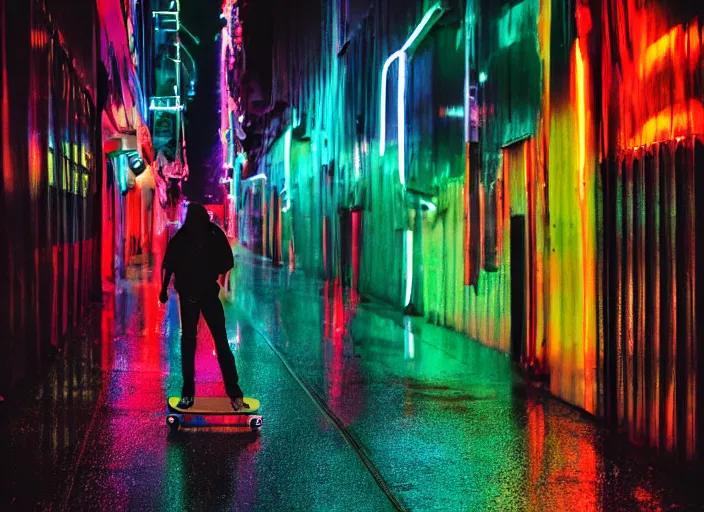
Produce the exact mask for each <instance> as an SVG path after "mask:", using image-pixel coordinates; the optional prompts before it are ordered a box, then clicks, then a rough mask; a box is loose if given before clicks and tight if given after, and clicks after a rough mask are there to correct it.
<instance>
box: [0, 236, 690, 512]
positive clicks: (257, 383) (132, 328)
mask: <svg viewBox="0 0 704 512" xmlns="http://www.w3.org/2000/svg"><path fill="white" fill-rule="evenodd" d="M236 256H237V257H236V266H235V269H234V270H233V272H232V275H231V291H230V294H231V295H230V299H231V300H229V301H226V304H227V306H226V311H227V327H228V332H229V335H230V344H231V347H232V348H233V351H234V353H235V355H236V358H237V364H238V368H239V371H240V374H241V382H242V386H243V388H244V390H245V393H246V394H251V395H253V396H257V397H258V398H259V399H260V400H261V402H262V414H263V416H264V426H263V427H262V429H261V431H260V432H259V433H258V434H255V435H248V434H236V433H235V434H233V433H232V432H229V431H228V430H227V429H225V428H219V429H218V428H209V429H203V430H198V429H189V430H180V431H178V432H170V429H169V427H168V426H167V424H166V422H165V421H164V419H165V403H166V397H167V396H169V395H173V394H178V393H179V391H180V378H179V372H178V371H176V372H173V371H171V368H172V367H174V365H175V366H176V368H178V365H179V358H180V354H179V343H178V332H179V330H178V311H177V308H176V303H175V301H174V300H173V297H172V300H170V302H169V303H168V304H167V305H166V306H160V305H158V301H157V294H158V283H157V282H156V280H155V279H154V276H150V275H149V272H148V271H146V270H140V269H135V270H134V272H132V273H131V275H130V276H129V279H127V280H126V281H124V282H123V283H122V285H121V286H120V288H119V289H118V290H117V292H116V293H115V295H114V298H112V297H110V296H109V295H107V296H106V297H107V298H106V304H105V307H104V308H103V310H102V312H101V313H99V314H98V315H97V316H96V319H95V322H94V323H93V324H91V325H89V326H88V328H87V330H86V332H84V333H82V334H81V335H80V336H79V337H78V340H76V343H75V344H73V345H71V347H72V348H71V349H70V351H69V352H68V353H67V354H66V356H67V358H68V360H67V361H65V363H64V364H61V365H59V366H58V367H57V368H55V369H54V370H53V371H52V374H51V379H49V380H48V381H47V382H46V383H45V384H44V385H43V387H41V388H39V389H38V390H37V392H36V394H35V395H34V396H33V397H32V398H31V399H30V400H29V401H28V402H27V404H26V406H24V407H23V408H22V413H21V416H20V417H19V418H17V419H16V420H14V421H13V422H11V423H10V424H9V425H6V426H5V428H6V429H7V428H9V430H6V431H5V432H3V438H4V439H7V438H9V439H10V440H11V442H10V445H9V453H10V460H13V461H15V462H14V464H13V466H12V472H11V473H10V474H8V477H9V480H8V479H7V478H6V479H5V482H4V485H3V487H4V488H5V490H4V491H3V493H2V494H3V496H4V499H5V500H8V501H7V502H6V505H10V506H11V507H12V508H14V509H16V510H30V509H33V508H36V507H37V506H38V507H39V508H41V509H43V510H321V511H323V510H325V511H331V510H374V511H378V510H394V509H400V510H497V511H504V510H536V511H537V510H609V511H620V510H623V511H626V510H672V509H676V510H700V509H701V508H700V507H702V506H704V501H702V496H701V493H697V492H696V490H692V489H691V487H689V486H688V484H687V482H686V481H681V480H678V479H677V478H675V477H674V476H673V475H666V474H663V473H662V472H660V471H659V470H656V469H653V468H652V467H649V466H648V463H649V462H648V459H647V458H645V459H644V458H642V457H641V456H640V455H637V454H636V453H635V452H634V451H633V450H627V449H626V450H624V449H623V448H619V446H618V444H619V441H618V439H617V438H616V437H615V436H613V435H610V434H608V433H607V432H605V431H603V430H602V429H600V428H599V427H597V426H596V424H595V422H594V420H593V419H591V418H588V417H585V416H584V415H582V414H580V413H579V412H578V411H577V410H575V409H574V408H572V407H570V406H567V405H565V404H564V403H561V402H559V401H557V400H555V399H551V398H548V397H547V395H546V394H545V393H543V392H540V391H538V390H534V389H531V388H529V387H526V386H525V384H524V383H523V382H522V379H521V378H520V377H519V376H518V375H517V374H516V373H515V371H514V370H513V369H512V366H511V364H510V361H509V359H508V358H507V357H506V356H504V355H502V354H500V353H499V352H497V351H495V350H493V349H489V348H487V347H483V346H481V345H480V344H478V343H476V342H467V341H466V338H464V337H463V336H461V335H459V334H456V333H452V332H451V331H448V330H446V329H443V328H439V327H434V326H432V325H429V324H424V325H422V326H421V325H418V323H417V322H416V323H415V324H414V325H410V324H408V323H406V322H404V321H403V319H402V318H403V317H402V316H401V315H400V314H398V313H397V312H394V311H393V310H392V309H391V308H389V307H388V306H384V305H381V304H375V303H364V304H361V305H354V304H353V303H351V302H350V300H349V296H348V295H347V294H346V293H345V292H343V290H342V289H341V288H340V287H336V286H335V284H334V283H324V282H320V281H316V280H313V279H310V278H306V277H303V276H301V275H300V274H290V273H289V272H288V271H286V270H282V269H276V268H272V267H271V265H270V264H268V263H266V262H262V261H261V259H260V258H258V257H256V256H254V255H252V254H251V253H249V252H247V251H244V250H239V251H237V253H236ZM138 311H143V312H144V314H139V313H138ZM200 332H201V335H199V340H198V342H199V345H198V355H197V363H196V366H197V392H198V393H199V394H202V395H205V396H218V395H222V394H223V393H224V390H223V388H222V382H221V376H220V370H219V368H218V365H217V360H216V358H215V356H214V354H213V350H212V338H210V337H209V334H207V329H201V331H200ZM47 404H51V406H50V407H49V408H48V409H47V408H45V406H46V405H47ZM6 449H8V447H6V448H4V449H3V450H6ZM6 453H7V452H6ZM37 482H40V483H41V485H40V486H39V487H37V485H36V484H37ZM38 492H39V493H40V495H41V499H40V500H39V501H38V503H36V504H35V499H36V497H37V493H38ZM9 498H11V500H9Z"/></svg>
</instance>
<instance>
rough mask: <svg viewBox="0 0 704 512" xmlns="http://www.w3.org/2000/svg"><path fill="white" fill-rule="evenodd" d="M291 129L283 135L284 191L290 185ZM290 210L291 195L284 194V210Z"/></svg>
mask: <svg viewBox="0 0 704 512" xmlns="http://www.w3.org/2000/svg"><path fill="white" fill-rule="evenodd" d="M292 135H293V128H292V127H291V126H289V127H288V128H287V129H286V133H285V134H284V190H288V189H289V186H290V185H291V139H292ZM290 208H291V194H286V209H285V210H284V211H288V210H289V209H290Z"/></svg>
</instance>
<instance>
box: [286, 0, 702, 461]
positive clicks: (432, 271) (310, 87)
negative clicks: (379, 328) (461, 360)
mask: <svg viewBox="0 0 704 512" xmlns="http://www.w3.org/2000/svg"><path fill="white" fill-rule="evenodd" d="M360 3H363V2H355V1H347V0H345V1H340V2H337V3H336V4H335V3H333V4H331V3H329V2H317V1H315V0H311V1H310V2H307V3H306V6H307V7H308V8H311V9H313V8H315V7H322V9H319V10H318V11H317V12H318V13H319V18H318V17H314V18H311V19H315V23H313V22H311V24H307V23H308V22H307V21H306V20H305V17H299V18H297V19H298V20H299V22H300V25H299V26H297V30H298V32H299V33H303V34H312V35H305V36H302V37H303V39H304V40H305V39H306V38H310V39H311V41H315V43H312V42H310V41H308V43H306V44H301V41H300V40H299V39H290V38H288V37H287V36H284V37H282V39H281V40H280V41H279V42H278V43H277V44H280V45H288V46H287V52H288V57H287V59H288V60H289V61H290V62H288V65H289V66H293V64H292V62H297V63H298V64H296V65H295V73H293V76H295V77H296V78H295V79H294V80H291V81H290V83H289V86H290V87H291V91H293V92H291V93H290V94H289V95H288V97H289V98H291V101H292V106H294V107H296V108H297V109H299V111H301V112H303V111H305V112H306V113H307V116H308V117H307V130H304V131H306V133H307V134H308V136H309V137H310V142H309V143H302V144H309V146H307V147H309V148H310V151H307V150H306V151H300V152H296V151H294V152H293V155H294V156H293V158H292V166H294V167H297V166H300V169H301V170H303V172H301V173H299V174H298V176H299V179H298V183H297V187H298V191H297V194H298V197H299V198H300V200H299V202H298V203H294V217H293V218H294V227H293V232H294V239H295V246H296V249H297V250H296V252H297V253H298V257H297V261H298V262H300V263H301V266H302V267H303V268H308V267H325V269H328V266H327V265H326V263H325V262H327V261H329V260H328V259H326V258H328V257H329V256H330V254H328V253H329V251H330V246H329V245H328V244H329V243H331V244H332V246H333V247H336V244H337V241H339V239H340V238H339V224H338V222H337V221H336V219H335V215H336V213H335V212H336V209H338V208H340V209H345V208H350V207H353V206H361V207H363V208H364V215H363V223H362V226H363V228H362V236H361V239H362V257H361V260H362V264H361V276H360V291H362V292H363V293H367V294H369V295H373V296H376V297H377V298H380V299H383V300H385V301H387V302H389V303H392V304H394V305H397V306H403V304H402V302H403V291H404V288H405V286H404V284H405V283H404V270H405V265H406V261H405V252H404V250H403V240H404V234H405V230H406V229H407V228H410V229H411V230H413V235H414V242H413V243H414V245H413V249H414V256H413V262H412V263H413V268H414V278H415V279H414V289H413V294H412V298H413V302H414V305H415V306H417V308H418V309H417V310H418V311H420V312H422V313H423V314H424V315H425V316H426V318H427V319H428V320H429V321H431V322H434V323H438V324H441V325H446V326H449V327H452V328H455V329H458V330H463V331H465V332H467V333H468V334H469V335H470V336H471V337H473V338H476V339H478V340H480V341H481V342H482V343H485V344H487V345H490V346H493V347H496V348H497V349H499V350H502V351H504V352H507V353H510V354H511V355H512V356H513V358H514V359H515V360H516V361H519V362H521V363H522V364H523V365H524V367H525V368H527V369H529V370H530V371H532V372H533V373H534V374H535V375H538V376H540V377H541V378H547V379H548V380H549V389H550V391H551V392H553V393H554V394H555V395H557V396H559V397H561V398H563V399H565V400H566V401H568V402H570V403H572V404H575V405H577V406H579V407H582V408H584V409H585V410H587V411H589V412H592V413H594V414H597V415H600V416H605V417H606V418H608V419H609V420H612V421H613V422H614V424H616V425H618V426H619V427H621V428H623V429H625V430H626V431H627V432H628V433H629V435H630V436H631V439H632V440H633V441H634V442H638V443H644V444H646V443H647V444H651V445H654V446H658V447H661V448H662V449H663V450H664V451H669V452H675V453H680V454H682V455H684V456H686V457H688V458H696V457H698V454H699V452H700V451H701V450H700V448H699V447H698V445H697V441H696V440H697V435H698V432H700V431H701V430H702V421H700V420H699V419H698V418H699V416H700V415H701V414H704V408H703V407H702V406H701V404H700V402H701V401H702V393H701V392H699V391H698V390H699V389H700V388H701V383H700V379H698V378H697V376H698V373H699V369H698V368H699V365H700V358H701V357H702V356H701V353H702V351H700V350H698V349H697V344H698V343H697V335H696V333H697V329H696V327H697V325H695V324H696V322H697V321H698V319H696V318H695V316H694V311H695V310H696V309H695V305H696V295H697V294H696V290H697V287H696V282H697V279H699V280H701V277H699V278H697V276H696V272H695V267H694V261H696V255H697V252H701V250H699V251H698V249H699V248H700V246H701V241H698V240H697V238H696V237H695V236H694V233H695V232H696V231H695V230H696V225H697V223H696V220H697V219H696V213H695V210H694V206H693V205H694V204H696V199H697V197H698V196H701V191H700V189H701V184H700V182H701V180H697V179H696V178H697V172H698V170H700V169H701V165H702V163H701V159H702V157H701V151H702V149H701V145H702V143H701V138H696V137H700V136H701V135H702V134H703V133H704V104H703V101H702V98H703V97H704V96H703V94H702V83H704V82H703V81H702V76H704V68H703V67H702V62H704V61H702V52H701V48H702V39H704V33H703V32H702V20H703V19H704V6H702V5H698V4H694V3H691V2H686V1H685V0H681V1H679V0H678V1H664V0H659V1H653V2H646V3H643V2H632V1H628V2H622V1H620V0H602V1H601V2H583V1H581V0H580V1H574V0H549V1H535V0H525V1H523V2H516V1H512V0H506V1H501V2H497V1H493V0H482V1H476V2H474V3H473V6H474V8H475V9H476V11H475V12H474V14H475V15H476V18H475V21H476V25H475V27H474V29H475V30H476V31H477V33H478V37H477V41H476V46H475V48H476V49H477V53H476V55H472V56H471V59H470V60H471V66H470V67H471V73H474V75H472V83H473V84H474V85H477V87H478V89H477V95H478V100H479V105H480V108H479V116H480V123H479V131H480V137H479V140H480V142H479V143H473V144H469V145H467V146H463V145H460V144H459V143H455V142H454V139H452V140H451V137H445V136H443V137H439V136H438V133H441V132H442V128H443V126H444V125H443V126H441V124H440V123H443V122H445V121H440V120H439V119H438V118H436V117H435V116H434V115H435V112H433V110H434V107H437V106H438V105H437V104H435V103H434V102H437V101H438V94H439V93H440V91H441V90H444V89H446V90H451V92H450V93H448V98H454V97H453V96H452V93H453V92H459V91H463V86H464V83H463V76H462V73H460V74H453V73H452V69H451V68H452V59H451V54H454V53H456V52H458V51H460V50H461V49H462V45H463V44H464V42H463V38H462V37H460V36H461V35H462V31H463V30H464V28H465V27H466V25H465V23H467V19H463V13H464V5H465V4H464V3H463V2H458V3H457V5H456V7H457V9H455V10H454V11H452V12H450V13H448V14H447V15H446V18H443V20H442V23H440V25H439V26H438V27H436V28H435V29H433V30H434V31H433V32H431V34H430V35H428V36H427V40H426V42H425V43H423V45H422V46H421V47H420V48H419V49H418V52H417V54H416V56H415V57H416V58H415V61H414V62H413V63H412V64H409V65H408V69H407V72H408V73H407V85H408V89H407V94H406V97H405V102H406V105H407V108H406V115H407V117H406V125H407V128H408V129H407V138H406V146H405V149H406V152H407V162H408V165H407V169H408V171H407V176H408V178H409V180H408V185H409V186H408V187H407V188H406V187H401V186H400V185H399V177H398V163H397V161H398V160H397V155H398V149H399V148H398V145H397V141H396V140H395V139H396V137H395V134H396V127H397V126H396V123H397V122H398V118H397V114H396V105H397V103H396V102H397V97H396V93H397V90H396V87H397V85H396V84H397V78H398V71H397V68H398V66H397V65H392V66H391V67H390V71H389V77H388V84H387V97H386V104H387V107H386V112H385V113H386V139H387V140H385V141H384V142H385V143H386V149H385V153H384V155H383V156H379V154H380V151H379V145H380V141H379V136H380V126H379V125H380V120H381V113H380V107H381V103H382V101H381V100H382V98H381V95H380V90H381V69H382V66H383V64H384V61H385V59H386V58H387V57H388V56H389V55H390V54H391V52H393V51H394V50H396V49H398V48H399V47H400V46H401V45H402V44H403V42H404V41H405V39H406V38H407V37H408V35H409V34H410V33H411V31H412V30H413V28H414V27H415V26H416V24H417V23H418V21H419V20H420V19H421V18H422V16H423V13H424V12H425V10H426V9H427V8H429V7H430V4H432V2H420V1H419V2H403V1H400V0H399V1H395V0H388V1H383V2H375V3H374V4H373V5H372V6H371V7H370V8H369V10H368V12H367V15H366V17H363V18H362V22H361V23H360V24H358V25H357V26H356V28H355V29H352V28H349V27H347V26H346V24H345V16H346V13H347V12H348V11H354V12H355V13H359V12H361V10H360V9H359V8H358V7H359V5H358V4H360ZM368 4H369V3H368V2H367V3H366V4H365V5H368ZM333 5H337V6H338V7H339V8H338V9H335V8H334V7H332V6H333ZM352 7H354V8H352ZM458 12H459V13H460V16H459V19H458V18H456V16H457V13H458ZM316 16H318V15H316ZM453 16H455V18H453ZM303 27H305V28H303ZM319 28H322V30H319ZM355 31H356V32H355ZM453 34H454V35H455V36H456V37H454V38H452V37H449V36H450V35H453ZM458 34H459V36H458ZM297 37H299V38H300V37H301V36H300V35H299V36H297ZM347 38H349V41H347ZM443 38H444V39H443ZM433 41H442V43H438V44H436V45H434V43H433ZM318 42H320V45H319V46H316V44H317V43H318ZM343 43H347V44H343ZM453 44H454V46H452V45H453ZM311 48H315V49H316V52H314V53H315V54H316V58H310V53H306V50H310V49H311ZM338 51H339V54H338V53H337V52H338ZM443 52H445V54H443ZM294 57H295V58H294ZM287 59H283V61H286V60H287ZM300 62H305V63H307V64H305V65H301V64H300ZM311 62H316V63H319V65H318V66H314V68H315V69H310V68H309V67H306V66H308V65H309V64H310V63H311ZM438 62H441V63H442V66H443V68H442V69H441V70H438V69H437V63H438ZM292 69H293V68H292ZM480 71H481V72H482V73H481V75H483V78H482V80H479V81H477V79H478V76H479V72H480ZM301 73H302V74H301ZM287 76H291V75H290V74H289V75H287ZM438 77H442V83H441V84H437V80H438ZM436 89H437V91H436ZM431 92H432V94H431ZM452 101H456V100H454V99H453V100H452ZM431 103H434V104H433V108H429V105H430V104H431ZM440 106H443V104H442V103H441V104H440ZM445 106H446V107H452V106H453V105H451V104H448V105H445ZM466 114H467V113H464V115H466ZM447 126H448V127H451V126H452V125H451V124H450V123H449V122H448V124H447ZM451 129H452V128H451ZM457 130H461V127H460V126H459V125H458V127H457ZM448 133H450V134H451V135H452V134H453V133H454V132H452V131H449V132H448ZM455 146H457V147H455ZM443 151H446V153H443ZM465 151H466V153H465ZM448 154H449V155H450V156H449V157H448ZM453 156H454V158H452V157H453ZM465 157H466V159H467V161H466V164H465V169H464V171H465V175H464V177H463V176H462V169H461V167H462V164H463V163H465V162H464V160H465ZM325 173H329V174H328V175H326V174H325ZM304 176H305V177H304ZM414 194H415V195H418V196H419V197H422V198H424V199H426V200H431V201H432V202H433V203H434V204H435V206H436V207H437V209H436V210H432V211H423V210H422V209H421V208H420V207H419V205H418V201H417V198H415V197H414ZM316 201H317V202H318V203H317V204H305V203H306V202H313V203H314V202H316ZM414 201H415V202H414ZM299 218H300V219H301V220H300V222H299V220H298V219H299ZM699 238H702V237H699ZM310 251H312V252H315V251H320V252H319V254H322V259H320V258H319V259H316V258H318V256H316V255H315V254H308V252H310ZM332 251H333V255H332V256H333V267H334V266H335V260H334V255H335V254H337V251H338V249H337V248H334V249H333V250H332ZM304 252H305V254H304ZM333 270H334V269H333ZM334 273H335V272H333V274H334ZM700 274H701V273H700ZM319 275H322V276H323V277H330V273H329V272H323V271H320V272H319ZM699 289H700V290H701V289H702V286H701V285H700V286H699ZM699 331H701V327H700V329H699ZM701 438H702V437H701V434H699V439H701Z"/></svg>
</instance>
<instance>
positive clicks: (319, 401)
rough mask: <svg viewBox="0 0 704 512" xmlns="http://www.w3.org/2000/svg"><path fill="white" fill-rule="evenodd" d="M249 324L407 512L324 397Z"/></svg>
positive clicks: (365, 465) (397, 503)
mask: <svg viewBox="0 0 704 512" xmlns="http://www.w3.org/2000/svg"><path fill="white" fill-rule="evenodd" d="M249 324H250V326H251V327H252V329H253V330H254V331H255V332H256V333H257V334H259V335H260V336H261V337H262V338H264V340H265V341H266V343H267V345H269V348H270V349H271V350H272V352H274V354H276V357H278V358H279V359H280V360H281V362H282V363H283V365H284V366H285V367H286V369H287V370H288V372H289V373H290V374H291V376H292V377H293V379H294V380H295V381H296V382H298V384H299V385H300V386H301V387H302V388H303V391H305V392H306V394H307V395H308V396H309V397H310V399H311V400H312V401H313V403H314V404H315V405H316V406H317V407H318V409H319V410H320V412H322V413H323V415H325V417H326V418H327V419H328V421H329V422H330V423H331V424H332V425H333V426H334V427H335V428H336V429H337V430H338V431H339V432H340V434H341V435H342V437H343V438H344V439H345V441H346V442H347V444H348V445H349V446H350V448H352V450H353V451H354V452H355V453H356V454H357V456H358V457H359V460H361V461H362V464H364V467H366V468H367V471H369V473H370V474H371V475H372V477H373V478H374V480H375V481H376V483H377V485H378V486H379V488H380V489H381V490H382V491H383V492H384V494H386V497H387V498H388V499H389V501H390V502H391V504H392V505H393V506H394V508H395V509H396V510H400V511H405V510H406V508H405V507H404V506H403V505H402V504H401V502H400V501H399V500H398V498H397V497H396V495H395V494H394V492H393V491H392V490H391V488H390V487H389V484H388V483H386V480H384V477H383V476H381V473H380V472H379V470H378V469H377V467H376V465H375V464H374V462H372V460H371V458H370V457H369V455H367V453H366V452H365V450H364V448H363V447H362V445H360V444H359V441H357V439H356V438H355V436H354V435H353V434H352V432H350V431H349V429H348V428H347V427H346V426H345V424H344V423H343V422H342V420H341V419H340V418H339V417H338V416H337V414H335V412H334V411H333V410H332V409H330V407H329V406H328V404H327V402H326V401H325V399H323V397H322V396H320V394H319V393H318V392H317V391H315V389H313V387H312V386H311V385H310V384H308V382H307V381H306V380H305V379H304V378H303V377H301V376H300V375H299V374H298V372H297V371H296V370H294V369H293V367H292V366H291V365H290V364H289V362H288V361H287V360H286V358H285V357H284V356H283V354H281V352H279V350H278V349H277V348H276V346H274V344H273V343H272V342H271V340H270V339H269V337H268V336H267V335H266V334H264V333H263V332H262V331H260V330H259V329H258V328H257V327H255V326H254V322H253V321H252V319H251V318H250V322H249Z"/></svg>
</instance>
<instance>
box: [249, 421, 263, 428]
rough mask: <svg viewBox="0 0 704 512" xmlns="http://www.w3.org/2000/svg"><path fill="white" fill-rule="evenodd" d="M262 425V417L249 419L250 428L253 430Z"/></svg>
mask: <svg viewBox="0 0 704 512" xmlns="http://www.w3.org/2000/svg"><path fill="white" fill-rule="evenodd" d="M261 427H262V419H261V418H252V419H251V420H249V428H251V429H252V430H259V429H260V428H261Z"/></svg>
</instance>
